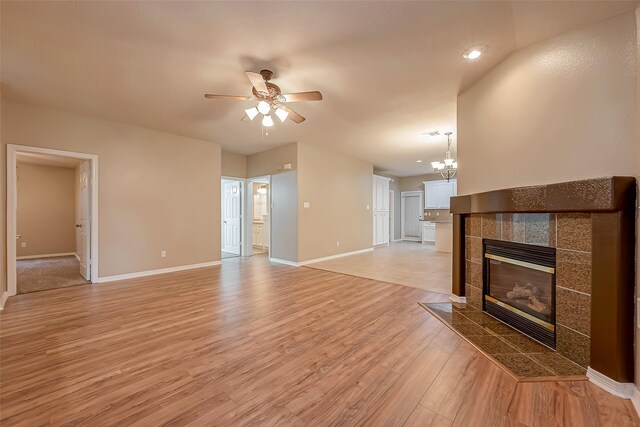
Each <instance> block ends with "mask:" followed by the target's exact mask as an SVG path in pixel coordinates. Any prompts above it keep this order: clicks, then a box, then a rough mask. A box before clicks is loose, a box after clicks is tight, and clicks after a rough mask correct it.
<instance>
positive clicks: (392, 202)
mask: <svg viewBox="0 0 640 427" xmlns="http://www.w3.org/2000/svg"><path fill="white" fill-rule="evenodd" d="M395 210H396V192H395V190H389V243H392V242H394V241H395V240H396V224H395V222H396V212H395Z"/></svg>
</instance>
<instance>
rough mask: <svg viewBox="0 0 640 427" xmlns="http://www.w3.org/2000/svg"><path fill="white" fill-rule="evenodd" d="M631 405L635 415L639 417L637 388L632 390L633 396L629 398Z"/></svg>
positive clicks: (639, 391)
mask: <svg viewBox="0 0 640 427" xmlns="http://www.w3.org/2000/svg"><path fill="white" fill-rule="evenodd" d="M631 403H633V407H634V408H635V409H636V413H637V414H638V415H640V390H638V389H637V388H635V387H634V388H633V396H631Z"/></svg>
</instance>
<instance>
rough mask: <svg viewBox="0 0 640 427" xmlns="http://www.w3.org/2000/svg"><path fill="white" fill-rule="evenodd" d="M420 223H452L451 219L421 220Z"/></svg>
mask: <svg viewBox="0 0 640 427" xmlns="http://www.w3.org/2000/svg"><path fill="white" fill-rule="evenodd" d="M420 221H422V222H435V223H445V224H451V223H453V220H451V219H421V220H420Z"/></svg>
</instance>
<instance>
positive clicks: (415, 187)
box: [398, 173, 443, 191]
mask: <svg viewBox="0 0 640 427" xmlns="http://www.w3.org/2000/svg"><path fill="white" fill-rule="evenodd" d="M441 179H443V178H442V176H440V175H436V174H434V173H430V174H425V175H417V176H403V177H401V178H400V180H399V183H398V187H400V191H424V184H423V182H424V181H438V180H441Z"/></svg>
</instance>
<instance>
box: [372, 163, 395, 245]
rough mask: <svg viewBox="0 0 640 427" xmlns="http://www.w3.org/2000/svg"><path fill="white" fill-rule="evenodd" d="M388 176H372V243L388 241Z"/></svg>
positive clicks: (379, 243) (380, 243)
mask: <svg viewBox="0 0 640 427" xmlns="http://www.w3.org/2000/svg"><path fill="white" fill-rule="evenodd" d="M390 181H391V179H390V178H387V177H384V176H378V175H374V176H373V244H374V245H385V244H388V243H389V215H390V212H389V182H390Z"/></svg>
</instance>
